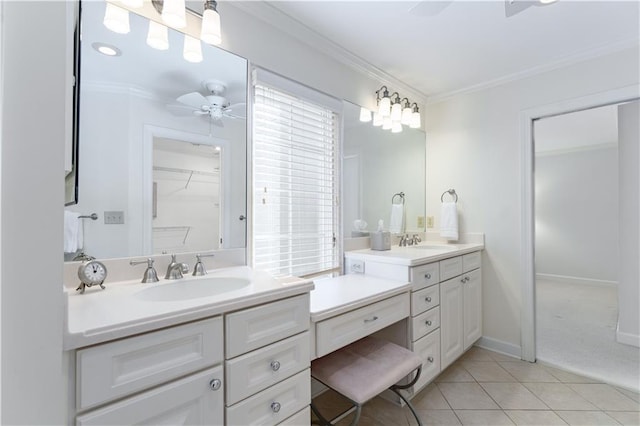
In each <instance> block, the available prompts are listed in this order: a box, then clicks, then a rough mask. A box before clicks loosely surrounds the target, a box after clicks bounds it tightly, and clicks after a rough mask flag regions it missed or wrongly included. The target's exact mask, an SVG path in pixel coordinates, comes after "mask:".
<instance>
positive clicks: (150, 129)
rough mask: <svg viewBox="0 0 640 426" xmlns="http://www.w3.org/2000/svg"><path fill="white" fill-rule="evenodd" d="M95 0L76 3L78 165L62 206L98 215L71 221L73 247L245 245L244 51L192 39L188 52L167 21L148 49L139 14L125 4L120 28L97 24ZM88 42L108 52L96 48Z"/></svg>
mask: <svg viewBox="0 0 640 426" xmlns="http://www.w3.org/2000/svg"><path fill="white" fill-rule="evenodd" d="M105 5H106V3H104V2H101V1H86V2H83V3H82V4H81V9H82V11H81V17H82V18H81V19H82V41H81V58H82V61H81V64H80V66H81V69H80V77H81V78H80V82H81V84H80V102H79V105H80V110H79V117H80V120H79V123H80V125H79V164H80V165H81V167H80V168H79V176H78V179H79V184H78V185H79V193H78V204H77V205H75V206H71V207H68V210H72V211H73V212H74V214H75V213H77V214H79V215H88V214H91V213H97V215H98V220H83V221H81V224H80V226H81V227H82V228H83V234H84V238H83V241H82V244H81V250H79V251H82V252H84V253H86V254H87V255H90V256H95V257H98V258H113V257H131V256H142V255H151V254H161V253H164V252H167V253H175V252H185V251H198V252H201V251H207V250H214V249H218V248H243V247H245V245H246V226H245V221H244V220H242V219H241V217H242V218H244V216H246V143H247V129H246V102H247V61H246V60H245V59H244V58H241V57H238V56H236V55H233V54H231V53H229V52H226V51H224V50H222V49H219V48H216V47H213V46H211V45H208V44H205V43H202V56H203V60H202V61H201V62H199V63H192V62H188V61H186V60H185V59H184V58H183V43H184V35H183V34H181V33H179V32H177V31H174V30H172V29H169V34H168V43H169V48H168V49H167V50H157V49H154V48H152V47H150V46H149V45H147V43H146V38H147V31H148V28H149V21H148V20H147V19H146V18H143V17H141V16H138V15H136V14H133V13H130V14H129V23H130V28H131V30H130V32H129V33H128V34H117V33H114V32H112V31H110V30H108V29H107V28H106V27H105V26H104V25H103V23H102V21H103V17H104V12H105ZM97 43H102V44H107V45H110V46H113V47H115V48H116V49H117V52H118V53H117V54H116V55H115V56H106V55H103V54H101V53H99V52H98V50H97V48H96V46H97ZM216 148H218V149H219V150H216ZM191 172H193V173H191ZM154 188H155V191H154ZM154 213H155V215H154ZM107 222H111V223H107ZM77 254H78V253H77V252H76V253H65V260H71V259H73V257H74V256H76V255H77Z"/></svg>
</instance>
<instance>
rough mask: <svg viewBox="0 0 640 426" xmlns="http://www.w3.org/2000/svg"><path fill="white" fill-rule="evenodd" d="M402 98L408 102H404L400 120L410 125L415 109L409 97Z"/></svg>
mask: <svg viewBox="0 0 640 426" xmlns="http://www.w3.org/2000/svg"><path fill="white" fill-rule="evenodd" d="M402 100H403V101H406V102H405V104H404V107H403V108H402V119H401V120H400V122H401V123H402V124H404V125H406V126H408V125H409V124H411V114H412V113H413V110H412V109H411V104H410V103H409V99H408V98H403V99H402Z"/></svg>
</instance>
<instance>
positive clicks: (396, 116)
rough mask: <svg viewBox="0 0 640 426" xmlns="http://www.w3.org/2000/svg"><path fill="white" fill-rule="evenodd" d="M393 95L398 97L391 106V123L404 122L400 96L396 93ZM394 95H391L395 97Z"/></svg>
mask: <svg viewBox="0 0 640 426" xmlns="http://www.w3.org/2000/svg"><path fill="white" fill-rule="evenodd" d="M393 95H396V97H395V98H394V99H393V104H392V105H391V121H397V122H400V120H402V102H401V101H400V94H399V93H398V92H394V93H393ZM393 95H391V96H392V97H393Z"/></svg>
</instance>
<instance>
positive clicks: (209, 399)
mask: <svg viewBox="0 0 640 426" xmlns="http://www.w3.org/2000/svg"><path fill="white" fill-rule="evenodd" d="M222 379H223V374H222V366H218V367H216V368H213V369H210V370H206V371H203V372H201V373H197V374H193V375H191V376H189V377H187V378H185V379H181V380H177V381H175V382H172V383H169V384H167V385H164V386H161V387H159V388H156V389H153V390H150V391H147V392H143V393H141V394H139V395H136V396H134V397H131V398H127V399H125V400H122V401H120V402H116V403H113V404H111V405H107V406H106V407H104V408H99V409H97V410H93V411H90V412H88V413H85V414H82V415H79V416H78V417H77V418H76V424H77V425H81V426H85V425H133V424H136V425H222V424H223V422H224V389H223V386H222ZM214 380H218V382H215V383H217V385H216V386H214V387H211V385H210V384H212V383H213V384H215V383H214V382H213V381H214Z"/></svg>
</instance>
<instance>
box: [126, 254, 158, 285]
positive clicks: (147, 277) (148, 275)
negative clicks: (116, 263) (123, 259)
mask: <svg viewBox="0 0 640 426" xmlns="http://www.w3.org/2000/svg"><path fill="white" fill-rule="evenodd" d="M153 262H154V260H153V259H152V258H150V257H149V258H147V260H136V261H134V260H130V261H129V265H131V266H134V265H140V264H142V263H146V264H147V269H145V271H144V275H143V276H142V281H141V282H143V283H157V282H158V281H160V280H159V279H158V274H157V273H156V270H155V269H154V268H153Z"/></svg>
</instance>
